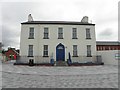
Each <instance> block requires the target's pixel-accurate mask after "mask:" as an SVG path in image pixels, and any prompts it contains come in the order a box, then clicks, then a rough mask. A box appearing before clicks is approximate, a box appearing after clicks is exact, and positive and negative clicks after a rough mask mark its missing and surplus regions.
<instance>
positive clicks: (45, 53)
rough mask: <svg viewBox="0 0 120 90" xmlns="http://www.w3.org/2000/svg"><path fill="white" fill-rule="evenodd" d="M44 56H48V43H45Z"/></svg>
mask: <svg viewBox="0 0 120 90" xmlns="http://www.w3.org/2000/svg"><path fill="white" fill-rule="evenodd" d="M43 56H44V57H47V56H48V45H44V47H43Z"/></svg>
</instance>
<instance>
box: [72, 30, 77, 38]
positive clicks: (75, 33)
mask: <svg viewBox="0 0 120 90" xmlns="http://www.w3.org/2000/svg"><path fill="white" fill-rule="evenodd" d="M72 39H77V28H73V29H72Z"/></svg>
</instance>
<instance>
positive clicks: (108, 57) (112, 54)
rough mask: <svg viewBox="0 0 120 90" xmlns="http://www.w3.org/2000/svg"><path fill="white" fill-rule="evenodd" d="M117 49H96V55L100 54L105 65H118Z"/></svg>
mask: <svg viewBox="0 0 120 90" xmlns="http://www.w3.org/2000/svg"><path fill="white" fill-rule="evenodd" d="M116 54H118V50H108V51H97V55H101V56H102V61H103V62H104V64H107V65H118V57H117V56H116Z"/></svg>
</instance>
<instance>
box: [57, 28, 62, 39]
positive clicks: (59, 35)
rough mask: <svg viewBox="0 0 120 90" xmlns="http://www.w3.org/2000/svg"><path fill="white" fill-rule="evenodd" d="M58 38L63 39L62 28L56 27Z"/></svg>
mask: <svg viewBox="0 0 120 90" xmlns="http://www.w3.org/2000/svg"><path fill="white" fill-rule="evenodd" d="M58 39H63V28H58Z"/></svg>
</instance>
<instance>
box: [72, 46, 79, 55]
mask: <svg viewBox="0 0 120 90" xmlns="http://www.w3.org/2000/svg"><path fill="white" fill-rule="evenodd" d="M77 52H78V51H77V45H73V56H78V54H77Z"/></svg>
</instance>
